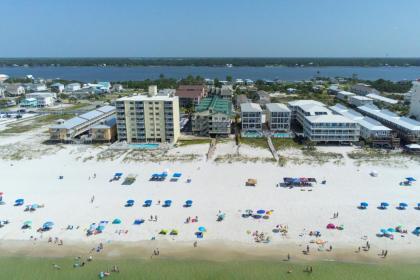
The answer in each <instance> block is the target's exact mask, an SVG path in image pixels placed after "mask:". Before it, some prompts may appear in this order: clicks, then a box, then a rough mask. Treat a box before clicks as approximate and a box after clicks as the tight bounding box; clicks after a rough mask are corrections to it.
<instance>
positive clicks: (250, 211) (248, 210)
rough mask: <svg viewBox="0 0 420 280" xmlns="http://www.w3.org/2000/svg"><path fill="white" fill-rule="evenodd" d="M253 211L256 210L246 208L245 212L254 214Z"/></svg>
mask: <svg viewBox="0 0 420 280" xmlns="http://www.w3.org/2000/svg"><path fill="white" fill-rule="evenodd" d="M253 212H254V211H252V210H251V209H246V210H245V213H246V214H252V213H253Z"/></svg>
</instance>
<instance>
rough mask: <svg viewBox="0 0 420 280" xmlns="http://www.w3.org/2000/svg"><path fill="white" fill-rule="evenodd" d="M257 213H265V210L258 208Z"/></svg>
mask: <svg viewBox="0 0 420 280" xmlns="http://www.w3.org/2000/svg"><path fill="white" fill-rule="evenodd" d="M257 214H260V215H262V214H265V210H262V209H260V210H258V211H257Z"/></svg>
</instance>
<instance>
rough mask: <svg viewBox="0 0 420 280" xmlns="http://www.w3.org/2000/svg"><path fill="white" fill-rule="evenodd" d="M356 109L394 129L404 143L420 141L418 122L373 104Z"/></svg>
mask: <svg viewBox="0 0 420 280" xmlns="http://www.w3.org/2000/svg"><path fill="white" fill-rule="evenodd" d="M357 110H358V111H359V112H361V113H362V114H365V115H367V116H369V117H371V118H373V119H375V120H377V121H379V122H381V123H382V124H384V125H386V126H388V127H389V128H392V129H393V130H395V131H396V132H397V134H398V137H399V138H400V139H401V140H403V141H404V143H420V122H418V121H416V120H412V119H410V118H407V117H401V116H399V115H397V114H395V113H394V112H391V111H389V110H386V109H384V110H381V109H379V108H378V107H376V106H375V105H364V106H360V107H357Z"/></svg>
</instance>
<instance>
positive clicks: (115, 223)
mask: <svg viewBox="0 0 420 280" xmlns="http://www.w3.org/2000/svg"><path fill="white" fill-rule="evenodd" d="M112 224H114V225H119V224H121V219H118V218H116V219H114V220H113V221H112Z"/></svg>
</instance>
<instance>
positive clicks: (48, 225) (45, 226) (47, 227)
mask: <svg viewBox="0 0 420 280" xmlns="http://www.w3.org/2000/svg"><path fill="white" fill-rule="evenodd" d="M53 226H54V223H53V222H45V223H44V224H43V225H42V229H43V230H50V229H52V228H53Z"/></svg>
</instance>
